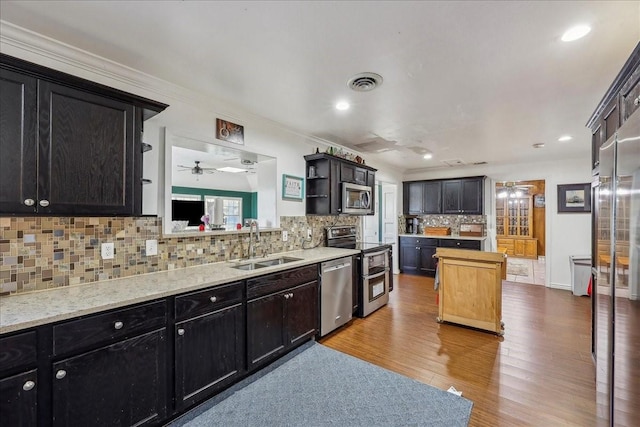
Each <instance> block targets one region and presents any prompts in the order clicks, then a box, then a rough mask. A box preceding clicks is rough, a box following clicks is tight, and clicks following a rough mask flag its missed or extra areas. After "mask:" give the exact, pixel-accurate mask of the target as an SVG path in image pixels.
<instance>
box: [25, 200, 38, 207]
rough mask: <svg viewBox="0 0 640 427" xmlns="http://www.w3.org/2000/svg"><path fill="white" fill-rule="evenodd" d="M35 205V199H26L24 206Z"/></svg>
mask: <svg viewBox="0 0 640 427" xmlns="http://www.w3.org/2000/svg"><path fill="white" fill-rule="evenodd" d="M35 203H36V202H35V201H34V200H33V199H24V204H25V205H27V206H33V205H35Z"/></svg>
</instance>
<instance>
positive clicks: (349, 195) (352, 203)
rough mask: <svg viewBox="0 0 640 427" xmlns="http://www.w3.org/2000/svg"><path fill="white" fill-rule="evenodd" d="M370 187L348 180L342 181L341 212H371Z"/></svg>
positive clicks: (361, 213) (365, 213)
mask: <svg viewBox="0 0 640 427" xmlns="http://www.w3.org/2000/svg"><path fill="white" fill-rule="evenodd" d="M372 200H373V199H372V197H371V187H368V186H366V185H358V184H353V183H350V182H343V183H342V213H345V214H358V215H367V214H371V213H373V203H372Z"/></svg>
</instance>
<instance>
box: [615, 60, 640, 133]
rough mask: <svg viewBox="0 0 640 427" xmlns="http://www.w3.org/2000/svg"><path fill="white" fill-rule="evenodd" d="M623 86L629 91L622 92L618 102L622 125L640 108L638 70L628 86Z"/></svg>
mask: <svg viewBox="0 0 640 427" xmlns="http://www.w3.org/2000/svg"><path fill="white" fill-rule="evenodd" d="M625 86H628V87H629V90H628V91H623V93H622V99H621V100H620V103H621V105H620V108H621V113H622V114H621V116H622V117H621V118H622V123H624V122H625V121H626V120H627V119H628V118H629V116H631V115H632V114H633V113H634V112H635V111H636V110H637V109H638V108H640V69H638V70H636V71H635V73H634V74H633V76H632V77H631V79H630V80H629V84H625Z"/></svg>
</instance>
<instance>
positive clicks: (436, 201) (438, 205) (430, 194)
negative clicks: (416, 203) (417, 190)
mask: <svg viewBox="0 0 640 427" xmlns="http://www.w3.org/2000/svg"><path fill="white" fill-rule="evenodd" d="M422 211H423V213H425V214H439V213H442V182H441V181H430V182H425V183H424V184H423V191H422Z"/></svg>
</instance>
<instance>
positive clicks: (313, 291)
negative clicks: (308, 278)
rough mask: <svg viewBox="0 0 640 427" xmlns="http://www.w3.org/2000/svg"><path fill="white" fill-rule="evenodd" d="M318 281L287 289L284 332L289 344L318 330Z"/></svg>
mask: <svg viewBox="0 0 640 427" xmlns="http://www.w3.org/2000/svg"><path fill="white" fill-rule="evenodd" d="M317 319H318V282H317V281H316V282H311V283H307V284H305V285H301V286H298V287H296V288H293V289H291V290H290V291H289V298H288V299H287V300H286V306H285V334H286V337H287V342H288V344H289V346H292V345H296V344H297V343H298V342H300V341H302V340H304V339H305V338H310V337H312V336H314V335H315V333H316V331H317V330H318V320H317Z"/></svg>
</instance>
